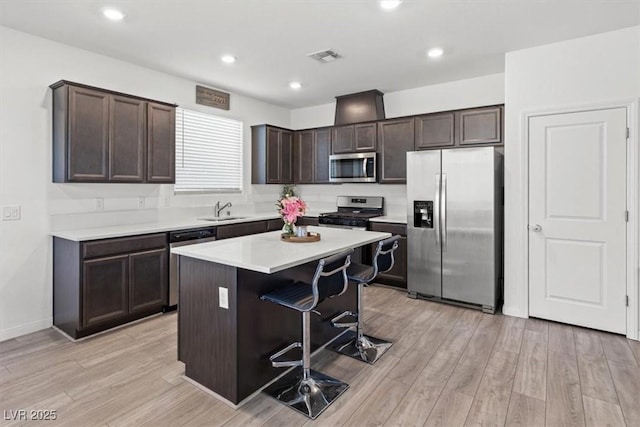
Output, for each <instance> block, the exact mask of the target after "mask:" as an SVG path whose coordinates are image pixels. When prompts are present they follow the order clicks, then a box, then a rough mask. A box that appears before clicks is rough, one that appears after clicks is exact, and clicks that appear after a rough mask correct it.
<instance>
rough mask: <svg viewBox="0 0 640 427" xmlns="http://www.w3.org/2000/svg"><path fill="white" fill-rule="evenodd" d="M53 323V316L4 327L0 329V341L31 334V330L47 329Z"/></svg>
mask: <svg viewBox="0 0 640 427" xmlns="http://www.w3.org/2000/svg"><path fill="white" fill-rule="evenodd" d="M51 325H53V317H49V318H47V319H42V320H37V321H35V322H31V323H27V324H25V325H20V326H15V327H13V328H8V329H2V330H0V341H6V340H10V339H11V338H15V337H19V336H22V335H26V334H30V333H31V332H37V331H40V330H42V329H47V328H49V327H51Z"/></svg>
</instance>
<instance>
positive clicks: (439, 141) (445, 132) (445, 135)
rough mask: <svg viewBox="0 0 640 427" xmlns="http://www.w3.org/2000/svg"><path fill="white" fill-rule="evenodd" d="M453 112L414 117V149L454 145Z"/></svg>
mask: <svg viewBox="0 0 640 427" xmlns="http://www.w3.org/2000/svg"><path fill="white" fill-rule="evenodd" d="M454 117H455V114H454V113H453V112H450V113H440V114H427V115H424V116H417V117H416V119H415V120H416V123H415V125H416V139H415V149H416V150H425V149H430V148H440V147H450V146H452V145H455V143H456V141H455V138H454V129H455V126H454Z"/></svg>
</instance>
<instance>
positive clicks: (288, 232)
mask: <svg viewBox="0 0 640 427" xmlns="http://www.w3.org/2000/svg"><path fill="white" fill-rule="evenodd" d="M282 234H284V235H285V236H293V235H294V234H295V230H294V227H293V223H292V222H286V221H285V222H284V225H283V226H282Z"/></svg>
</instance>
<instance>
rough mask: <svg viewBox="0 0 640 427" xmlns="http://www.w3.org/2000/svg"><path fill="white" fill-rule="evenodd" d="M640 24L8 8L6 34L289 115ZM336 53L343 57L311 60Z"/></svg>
mask: <svg viewBox="0 0 640 427" xmlns="http://www.w3.org/2000/svg"><path fill="white" fill-rule="evenodd" d="M105 6H114V7H117V8H119V9H120V10H121V11H123V12H124V13H125V14H126V18H125V19H124V21H122V22H111V21H107V20H106V19H105V18H104V17H103V16H102V14H101V9H102V8H104V7H105ZM639 23H640V0H502V1H498V0H449V1H446V0H439V1H435V0H413V1H412V0H405V1H404V3H403V4H402V5H401V7H400V8H398V9H397V10H394V11H390V12H389V11H383V10H381V9H380V8H379V7H378V5H377V1H375V0H111V1H109V0H105V1H101V0H47V1H44V0H0V24H1V25H5V26H7V27H11V28H14V29H17V30H21V31H25V32H28V33H32V34H35V35H38V36H42V37H45V38H48V39H52V40H56V41H59V42H62V43H66V44H69V45H72V46H77V47H80V48H83V49H87V50H90V51H94V52H98V53H101V54H104V55H108V56H112V57H115V58H119V59H122V60H125V61H129V62H132V63H136V64H140V65H143V66H146V67H149V68H153V69H157V70H160V71H164V72H167V73H170V74H174V75H177V76H181V77H184V78H187V79H190V80H193V81H196V82H199V83H202V84H206V85H209V86H212V87H217V88H220V89H223V90H229V91H233V92H238V93H242V94H245V95H249V96H253V97H255V98H259V99H263V100H265V101H268V102H271V103H274V104H278V105H282V106H285V107H289V108H298V107H305V106H311V105H318V104H324V103H328V102H331V101H332V100H333V99H334V97H335V96H337V95H344V94H348V93H354V92H360V91H364V90H369V89H379V90H381V91H382V92H392V91H397V90H402V89H408V88H413V87H419V86H426V85H431V84H436V83H441V82H445V81H452V80H459V79H463V78H469V77H474V76H480V75H486V74H492V73H500V72H503V71H504V53H505V52H509V51H513V50H517V49H522V48H526V47H531V46H537V45H542V44H547V43H550V42H554V41H560V40H566V39H570V38H575V37H581V36H585V35H589V34H595V33H600V32H605V31H610V30H614V29H618V28H623V27H629V26H633V25H638V24H639ZM433 46H440V47H442V48H444V50H445V55H444V56H443V57H442V58H440V59H439V60H435V61H434V60H430V59H428V58H427V57H426V55H425V52H426V50H427V49H428V48H430V47H433ZM327 48H332V49H334V50H335V51H337V52H338V53H339V54H340V55H341V56H342V58H341V59H340V60H338V61H336V62H333V63H327V64H320V63H318V62H316V61H314V60H312V59H310V58H307V56H306V55H307V54H309V53H312V52H316V51H318V50H322V49H327ZM225 53H231V54H233V55H235V56H236V57H237V58H238V61H237V62H236V63H235V64H232V65H226V64H223V63H222V62H221V61H220V56H221V55H223V54H225ZM597 54H598V52H594V55H597ZM60 78H64V76H60ZM292 80H298V81H301V82H302V84H303V88H302V89H301V90H298V91H294V90H292V89H290V88H289V87H288V83H289V82H290V81H292Z"/></svg>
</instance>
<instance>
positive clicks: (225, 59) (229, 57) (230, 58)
mask: <svg viewBox="0 0 640 427" xmlns="http://www.w3.org/2000/svg"><path fill="white" fill-rule="evenodd" d="M220 59H221V60H222V62H224V63H225V64H233V63H234V62H236V57H235V56H233V55H224V56H222V57H221V58H220Z"/></svg>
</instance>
